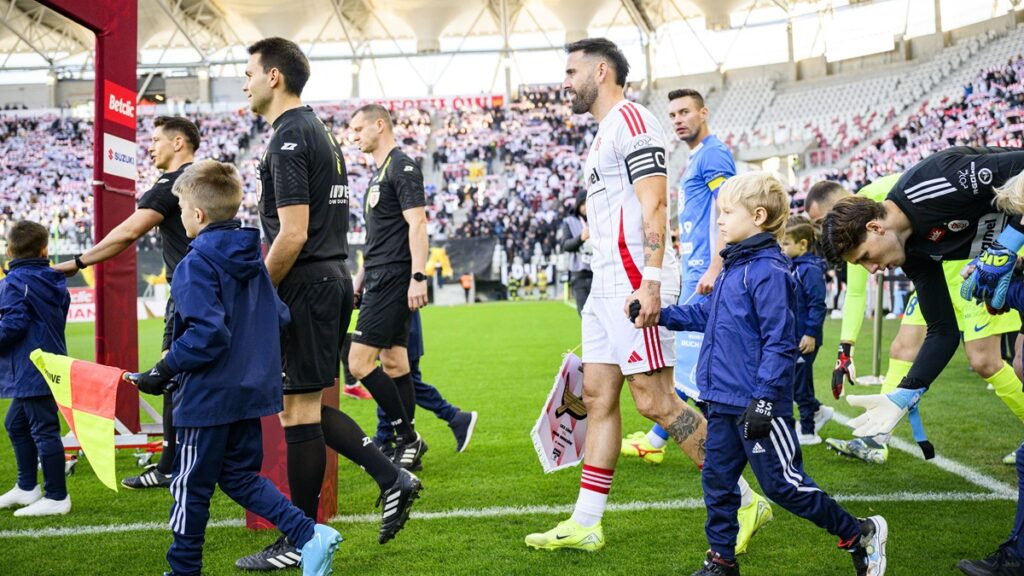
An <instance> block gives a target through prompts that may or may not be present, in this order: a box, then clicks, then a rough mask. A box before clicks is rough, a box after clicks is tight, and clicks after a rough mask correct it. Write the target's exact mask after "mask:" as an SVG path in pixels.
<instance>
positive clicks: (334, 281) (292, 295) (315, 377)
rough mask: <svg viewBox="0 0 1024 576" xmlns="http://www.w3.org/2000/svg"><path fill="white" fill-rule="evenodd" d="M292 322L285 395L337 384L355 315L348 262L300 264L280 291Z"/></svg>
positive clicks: (284, 355) (284, 360) (285, 339)
mask: <svg viewBox="0 0 1024 576" xmlns="http://www.w3.org/2000/svg"><path fill="white" fill-rule="evenodd" d="M277 293H278V295H279V296H280V297H281V300H282V301H284V303H285V304H286V305H287V306H288V310H289V311H290V312H291V315H292V321H291V324H289V325H288V327H287V328H285V329H284V331H283V332H282V334H281V365H282V369H283V370H284V393H285V394H303V393H306V392H316V391H318V390H323V389H325V388H330V387H331V386H333V385H334V379H335V378H337V377H338V370H339V364H340V362H341V357H340V354H341V353H340V348H341V339H342V336H343V335H344V334H345V329H346V328H347V327H348V322H349V319H350V318H351V317H352V277H351V276H349V273H348V269H347V268H346V267H345V264H344V262H311V263H308V264H297V265H296V266H295V267H294V268H292V269H291V271H290V272H288V275H287V276H285V278H284V280H283V281H282V282H281V285H280V286H279V287H278V289H277Z"/></svg>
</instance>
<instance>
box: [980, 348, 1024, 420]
mask: <svg viewBox="0 0 1024 576" xmlns="http://www.w3.org/2000/svg"><path fill="white" fill-rule="evenodd" d="M985 382H988V383H989V384H991V385H992V387H993V388H995V391H996V396H999V399H1000V400H1002V401H1003V404H1006V406H1007V408H1009V409H1010V412H1013V414H1014V415H1015V416H1017V418H1020V419H1021V421H1022V422H1024V392H1022V391H1021V388H1020V380H1018V379H1017V375H1016V374H1014V372H1013V368H1011V367H1010V365H1009V364H1007V363H1006V362H1003V367H1002V369H1000V370H999V372H996V373H995V374H993V375H992V376H991V377H990V378H985Z"/></svg>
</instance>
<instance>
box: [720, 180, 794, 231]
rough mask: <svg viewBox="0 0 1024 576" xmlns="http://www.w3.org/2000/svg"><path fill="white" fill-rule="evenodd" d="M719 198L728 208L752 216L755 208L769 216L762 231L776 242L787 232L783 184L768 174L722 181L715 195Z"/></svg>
mask: <svg viewBox="0 0 1024 576" xmlns="http://www.w3.org/2000/svg"><path fill="white" fill-rule="evenodd" d="M718 198H719V199H720V200H721V201H722V202H727V203H729V204H739V205H740V206H743V207H744V208H746V209H747V211H748V212H750V213H751V214H753V213H754V210H756V209H757V208H764V210H765V212H767V213H768V217H767V218H766V219H765V221H764V224H762V225H761V229H762V230H764V231H765V232H770V233H772V234H774V235H775V237H776V238H778V239H779V240H781V239H782V233H783V232H784V231H785V230H786V219H787V218H788V217H789V194H787V193H786V189H785V187H783V186H782V182H779V180H778V179H777V178H775V177H774V176H772V175H771V174H769V173H767V172H747V173H746V174H740V175H738V176H733V177H732V178H729V179H728V180H726V181H725V184H723V185H722V188H721V189H720V190H719V191H718Z"/></svg>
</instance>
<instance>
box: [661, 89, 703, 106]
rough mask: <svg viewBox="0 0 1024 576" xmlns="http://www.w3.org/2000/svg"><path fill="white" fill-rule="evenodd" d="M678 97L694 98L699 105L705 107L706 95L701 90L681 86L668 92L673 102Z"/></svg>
mask: <svg viewBox="0 0 1024 576" xmlns="http://www.w3.org/2000/svg"><path fill="white" fill-rule="evenodd" d="M676 98H693V100H694V102H696V103H697V106H700V107H701V108H703V107H704V97H703V96H701V95H700V92H697V91H696V90H693V89H691V88H679V89H677V90H673V91H671V92H669V93H668V101H669V102H671V101H673V100H675V99H676Z"/></svg>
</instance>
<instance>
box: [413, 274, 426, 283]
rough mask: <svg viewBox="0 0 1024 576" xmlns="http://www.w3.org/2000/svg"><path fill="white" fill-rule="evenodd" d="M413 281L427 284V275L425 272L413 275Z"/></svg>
mask: <svg viewBox="0 0 1024 576" xmlns="http://www.w3.org/2000/svg"><path fill="white" fill-rule="evenodd" d="M412 279H413V280H415V281H417V282H426V281H427V275H426V274H424V273H423V272H416V273H415V274H413V275H412Z"/></svg>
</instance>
